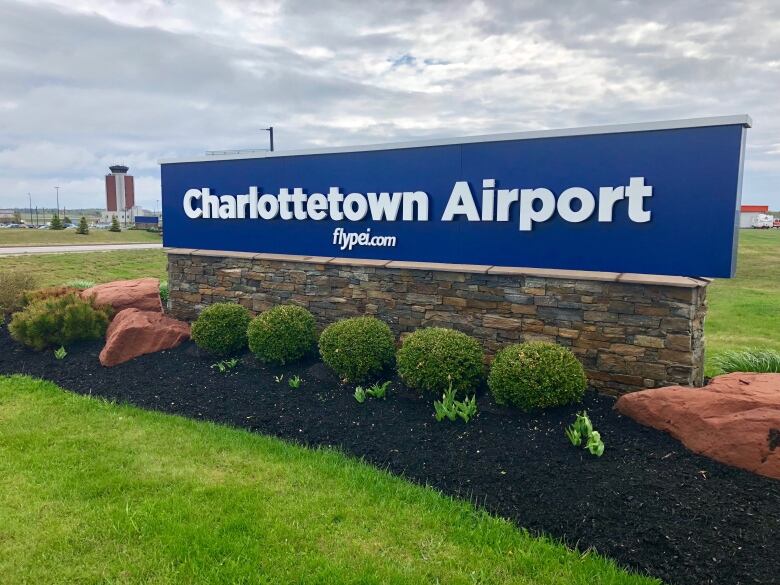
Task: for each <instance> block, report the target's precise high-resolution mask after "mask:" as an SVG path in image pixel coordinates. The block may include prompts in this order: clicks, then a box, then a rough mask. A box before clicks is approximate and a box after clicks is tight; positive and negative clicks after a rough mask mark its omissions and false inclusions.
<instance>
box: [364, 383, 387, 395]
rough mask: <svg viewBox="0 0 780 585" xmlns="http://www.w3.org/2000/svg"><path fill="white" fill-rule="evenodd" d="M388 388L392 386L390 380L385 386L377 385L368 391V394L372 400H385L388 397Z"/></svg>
mask: <svg viewBox="0 0 780 585" xmlns="http://www.w3.org/2000/svg"><path fill="white" fill-rule="evenodd" d="M388 386H390V381H389V380H388V381H387V382H385V383H384V384H379V383H376V384H374V385H373V386H371V387H370V388H368V389H367V390H366V394H367V395H368V396H370V397H371V398H384V397H385V396H386V395H387V388H388Z"/></svg>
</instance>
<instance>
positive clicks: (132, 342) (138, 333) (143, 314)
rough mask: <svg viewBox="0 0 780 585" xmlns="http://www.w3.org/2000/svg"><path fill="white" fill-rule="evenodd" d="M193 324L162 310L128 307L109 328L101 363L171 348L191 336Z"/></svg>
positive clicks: (101, 354) (112, 362) (105, 363)
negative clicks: (169, 315)
mask: <svg viewBox="0 0 780 585" xmlns="http://www.w3.org/2000/svg"><path fill="white" fill-rule="evenodd" d="M189 337H190V326H189V325H188V324H187V323H185V322H184V321H178V320H177V319H173V318H172V317H168V316H166V315H164V314H163V313H160V312H159V311H141V310H139V309H125V310H124V311H120V312H119V313H117V315H116V317H114V320H113V321H112V322H111V325H109V326H108V331H107V332H106V345H105V346H104V347H103V350H102V351H101V352H100V363H101V364H103V365H104V366H115V365H117V364H121V363H122V362H126V361H128V360H131V359H133V358H135V357H138V356H139V355H143V354H146V353H153V352H155V351H161V350H163V349H171V348H173V347H176V346H177V345H179V344H180V343H181V342H182V341H185V340H186V339H189Z"/></svg>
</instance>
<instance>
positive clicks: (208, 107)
mask: <svg viewBox="0 0 780 585" xmlns="http://www.w3.org/2000/svg"><path fill="white" fill-rule="evenodd" d="M743 113H747V114H750V115H751V116H752V117H753V121H754V127H753V129H752V130H750V131H749V134H748V150H747V157H746V171H745V182H744V188H743V202H745V203H765V204H770V205H771V206H772V207H773V208H774V209H780V2H777V1H775V0H751V1H750V2H742V1H740V2H726V1H718V2H711V1H709V0H706V1H698V0H688V1H684V0H673V1H671V2H661V1H654V2H643V1H637V2H630V1H627V0H624V1H616V2H600V1H597V0H589V1H581V2H565V3H564V2H557V1H556V2H549V1H547V0H539V1H538V2H534V1H526V2H523V1H519V0H499V1H487V0H485V1H481V2H468V1H455V0H448V1H439V2H432V1H425V0H394V1H393V2H388V1H387V0H359V1H347V0H344V1H330V0H316V1H308V0H291V1H285V0H280V1H275V0H273V1H263V2H246V1H244V0H218V1H209V2H207V1H205V0H197V1H196V0H186V1H185V0H182V1H180V2H179V1H175V0H141V1H138V2H130V1H119V0H50V1H21V2H20V1H16V0H0V207H7V206H15V205H16V206H22V205H24V206H26V205H27V193H28V192H30V193H31V194H32V198H33V204H34V205H39V206H44V205H46V206H52V205H53V202H54V186H55V185H59V186H61V191H60V193H61V203H62V202H64V205H65V206H66V207H69V208H74V207H80V206H100V205H102V204H103V200H104V199H103V189H104V187H103V176H104V175H105V173H106V172H108V169H107V167H108V165H109V164H112V163H114V162H123V163H125V164H127V165H128V166H130V168H131V173H133V174H134V175H135V176H136V193H137V198H138V199H139V200H140V202H141V203H142V204H144V205H145V206H146V207H149V208H152V207H154V205H155V202H156V200H157V199H159V191H160V188H159V167H158V166H157V163H156V161H157V159H159V158H161V157H171V156H183V155H190V154H202V153H203V152H204V151H205V150H216V149H225V148H252V147H263V146H265V145H266V144H267V137H266V135H265V134H264V133H263V132H261V131H260V129H261V128H263V127H266V126H268V125H269V124H273V125H274V126H275V128H276V143H277V149H279V150H287V149H297V148H302V147H307V146H327V145H341V144H365V143H374V142H386V141H396V140H403V139H411V138H427V137H434V136H436V137H445V136H459V135H467V134H481V133H487V132H510V131H522V130H533V129H541V128H565V127H572V126H582V125H592V124H608V123H622V122H640V121H648V120H659V119H671V118H687V117H698V116H713V115H723V114H743Z"/></svg>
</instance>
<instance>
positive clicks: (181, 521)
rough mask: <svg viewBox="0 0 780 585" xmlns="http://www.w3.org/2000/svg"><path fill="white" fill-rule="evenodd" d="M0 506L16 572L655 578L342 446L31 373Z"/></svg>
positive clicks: (37, 575)
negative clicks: (124, 400)
mask: <svg viewBox="0 0 780 585" xmlns="http://www.w3.org/2000/svg"><path fill="white" fill-rule="evenodd" d="M562 481H564V480H563V479H562ZM0 518H2V522H0V575H2V582H3V583H9V584H10V583H35V584H44V583H158V584H161V583H230V584H233V583H415V584H416V583H522V584H527V585H530V584H550V585H552V584H556V585H564V584H565V585H576V584H582V585H586V584H587V585H591V584H593V583H599V584H600V585H606V584H626V585H629V584H631V585H639V584H650V583H657V581H655V580H652V579H648V578H644V577H639V576H635V575H629V574H627V573H624V572H623V571H621V570H619V569H617V568H616V567H615V566H614V564H613V563H612V562H611V561H608V560H605V559H603V558H600V557H599V556H597V555H596V554H593V553H592V552H591V553H589V554H584V555H581V554H578V553H575V552H572V551H569V550H568V549H566V548H564V547H562V546H560V545H558V544H555V543H553V542H551V541H549V540H546V539H537V538H531V537H529V536H528V535H527V534H526V533H524V532H522V531H520V530H517V529H516V528H515V527H514V526H513V525H512V524H510V523H509V522H507V521H504V520H501V519H497V518H494V517H491V516H489V515H487V514H485V513H483V512H479V511H476V510H475V509H474V508H473V507H472V506H471V505H470V504H468V503H466V502H463V501H458V500H453V499H450V498H447V497H443V496H441V495H439V494H438V493H436V492H434V491H433V490H430V489H425V488H422V487H418V486H414V485H412V484H410V483H407V482H406V481H404V480H402V479H400V478H397V477H394V476H392V475H390V474H389V473H386V472H383V471H379V470H377V469H374V468H371V467H369V466H368V465H365V464H363V463H360V462H358V461H356V460H354V459H351V458H348V457H345V456H343V455H341V454H339V453H336V452H333V451H328V450H308V449H304V448H301V447H298V446H294V445H290V444H287V443H284V442H282V441H279V440H276V439H272V438H268V437H264V436H261V435H257V434H253V433H249V432H245V431H240V430H235V429H231V428H228V427H223V426H219V425H214V424H209V423H204V422H198V421H192V420H187V419H183V418H179V417H173V416H169V415H164V414H160V413H154V412H147V411H142V410H139V409H136V408H132V407H128V406H118V405H115V404H111V403H108V402H105V401H102V400H98V399H94V398H88V397H83V396H77V395H74V394H70V393H66V392H64V391H61V390H60V389H59V388H57V387H56V386H55V385H53V384H51V383H49V382H43V381H38V380H33V379H31V378H27V377H21V376H14V377H10V378H8V377H5V378H3V377H0ZM616 537H619V535H616Z"/></svg>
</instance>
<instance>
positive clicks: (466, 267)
mask: <svg viewBox="0 0 780 585" xmlns="http://www.w3.org/2000/svg"><path fill="white" fill-rule="evenodd" d="M165 252H166V253H168V254H174V255H177V256H211V257H223V258H241V259H244V260H275V261H278V262H304V263H309V264H332V265H334V266H364V267H377V268H391V269H396V270H430V271H438V272H468V273H472V274H495V275H497V276H502V275H503V276H534V277H537V278H557V279H561V280H594V281H600V282H619V283H624V284H650V285H656V286H674V287H680V288H698V287H704V286H707V285H708V284H709V283H710V282H712V279H710V278H693V277H690V276H665V275H660V274H635V273H632V272H597V271H590V270H563V269H557V268H555V269H553V268H521V267H514V266H484V265H480V264H442V263H439V262H407V261H403V260H376V259H370V258H334V257H331V256H301V255H297V254H268V253H254V252H228V251H223V250H198V249H194V248H165Z"/></svg>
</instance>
